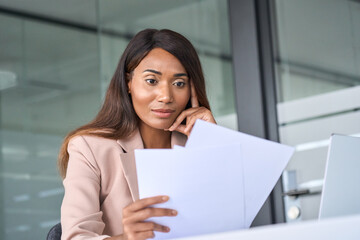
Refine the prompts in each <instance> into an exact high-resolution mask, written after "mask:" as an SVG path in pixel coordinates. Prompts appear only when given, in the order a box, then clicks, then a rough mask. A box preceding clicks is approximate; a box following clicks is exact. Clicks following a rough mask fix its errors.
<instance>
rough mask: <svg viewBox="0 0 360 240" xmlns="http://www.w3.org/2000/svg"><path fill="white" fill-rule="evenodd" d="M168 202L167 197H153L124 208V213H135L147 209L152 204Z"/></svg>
mask: <svg viewBox="0 0 360 240" xmlns="http://www.w3.org/2000/svg"><path fill="white" fill-rule="evenodd" d="M168 200H169V197H168V196H155V197H149V198H143V199H140V200H137V201H135V202H133V203H132V204H130V205H128V206H127V207H125V208H124V212H125V213H128V212H136V211H138V210H141V209H143V208H146V207H149V206H151V205H154V204H158V203H164V202H166V201H168Z"/></svg>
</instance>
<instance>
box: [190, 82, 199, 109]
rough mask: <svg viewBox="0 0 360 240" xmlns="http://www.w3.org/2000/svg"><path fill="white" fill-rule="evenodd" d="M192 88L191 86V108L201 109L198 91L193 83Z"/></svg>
mask: <svg viewBox="0 0 360 240" xmlns="http://www.w3.org/2000/svg"><path fill="white" fill-rule="evenodd" d="M190 86H191V106H192V107H193V108H195V107H199V101H198V98H197V95H196V90H195V86H194V83H193V81H191V82H190Z"/></svg>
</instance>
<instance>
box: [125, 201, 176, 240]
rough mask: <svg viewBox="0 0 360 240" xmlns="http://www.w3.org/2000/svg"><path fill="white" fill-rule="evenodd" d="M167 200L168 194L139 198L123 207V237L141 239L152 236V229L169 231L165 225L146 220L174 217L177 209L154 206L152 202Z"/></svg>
mask: <svg viewBox="0 0 360 240" xmlns="http://www.w3.org/2000/svg"><path fill="white" fill-rule="evenodd" d="M168 200H169V197H168V196H156V197H150V198H143V199H139V200H137V201H135V202H133V203H131V204H130V205H128V206H127V207H125V208H124V209H123V220H122V223H123V228H124V233H123V239H126V240H135V239H136V240H142V239H148V238H153V237H154V236H155V234H154V231H158V232H169V231H170V229H169V228H168V227H166V226H162V225H160V224H157V223H154V222H146V221H145V220H146V219H148V218H151V217H162V216H169V217H174V216H176V215H177V211H176V210H173V209H168V208H154V207H151V206H152V205H154V204H159V203H164V202H166V201H168Z"/></svg>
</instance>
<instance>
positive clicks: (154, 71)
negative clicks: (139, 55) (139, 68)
mask: <svg viewBox="0 0 360 240" xmlns="http://www.w3.org/2000/svg"><path fill="white" fill-rule="evenodd" d="M143 72H152V73H155V74H157V75H162V73H161V72H159V71H156V70H154V69H146V70H144V71H143ZM187 76H188V75H187V74H186V73H175V74H174V77H187Z"/></svg>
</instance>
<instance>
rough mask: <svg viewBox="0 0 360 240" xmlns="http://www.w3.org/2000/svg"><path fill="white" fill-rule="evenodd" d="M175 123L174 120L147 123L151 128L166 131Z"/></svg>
mask: <svg viewBox="0 0 360 240" xmlns="http://www.w3.org/2000/svg"><path fill="white" fill-rule="evenodd" d="M174 121H175V120H172V119H162V120H158V119H157V120H154V121H151V122H147V123H146V124H147V125H148V126H149V127H152V128H155V129H161V130H164V129H168V128H169V127H171V125H172V124H173V122H174Z"/></svg>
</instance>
